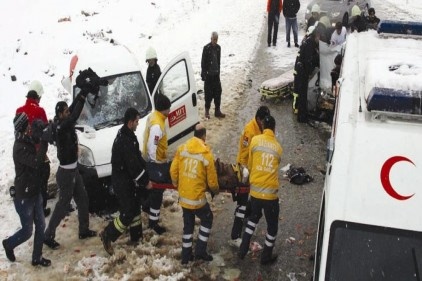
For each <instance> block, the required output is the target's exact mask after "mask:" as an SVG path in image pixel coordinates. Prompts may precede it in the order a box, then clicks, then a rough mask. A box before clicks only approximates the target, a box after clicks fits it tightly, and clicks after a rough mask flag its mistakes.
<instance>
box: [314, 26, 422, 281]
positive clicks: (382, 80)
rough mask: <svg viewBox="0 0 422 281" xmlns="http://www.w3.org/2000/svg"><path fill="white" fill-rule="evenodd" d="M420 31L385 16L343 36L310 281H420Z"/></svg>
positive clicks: (421, 131)
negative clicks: (371, 25) (375, 28)
mask: <svg viewBox="0 0 422 281" xmlns="http://www.w3.org/2000/svg"><path fill="white" fill-rule="evenodd" d="M421 31H422V25H421V24H419V23H406V22H400V23H394V22H389V21H385V22H383V23H382V24H381V27H380V29H379V30H378V32H379V33H377V32H376V31H368V32H362V33H353V34H350V35H349V36H348V39H347V43H346V50H345V56H344V59H343V64H342V70H341V75H340V78H339V80H338V83H339V90H338V98H337V101H336V110H335V116H334V122H333V127H332V133H331V138H330V140H329V143H328V153H327V174H326V179H325V186H324V192H323V196H322V203H321V211H320V218H319V227H318V235H317V243H316V252H315V268H314V276H313V278H314V280H320V281H323V280H325V281H328V280H329V281H334V280H338V281H352V280H353V281H364V280H383V281H408V280H422V36H420V35H421ZM389 33H402V34H389Z"/></svg>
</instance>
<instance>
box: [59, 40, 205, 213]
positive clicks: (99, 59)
mask: <svg viewBox="0 0 422 281" xmlns="http://www.w3.org/2000/svg"><path fill="white" fill-rule="evenodd" d="M89 67H90V68H91V69H92V70H93V71H95V72H96V73H97V75H98V76H99V77H101V78H104V79H107V80H108V86H101V87H100V92H99V95H98V97H95V96H94V95H91V94H90V95H88V97H87V101H86V104H85V107H84V109H83V110H82V113H81V115H80V117H79V119H78V123H77V129H78V138H79V153H80V157H79V161H78V162H79V163H78V164H79V169H80V172H81V174H82V176H83V179H84V183H85V186H86V189H87V191H88V195H89V199H90V211H91V212H99V211H102V210H104V209H113V208H115V207H116V204H117V202H115V201H116V200H115V197H114V196H113V190H112V186H111V181H110V176H111V148H112V145H113V141H114V138H115V137H116V135H117V131H118V130H119V129H120V128H121V126H122V125H123V117H124V113H125V111H126V109H127V108H129V107H134V108H136V109H137V110H138V111H139V112H140V113H141V120H140V122H139V126H138V128H137V130H136V132H135V134H136V135H137V137H138V140H139V143H140V145H141V147H142V143H143V132H144V130H145V123H146V120H147V116H148V115H149V114H150V113H151V112H152V110H153V109H154V107H155V106H154V96H155V95H156V94H157V92H160V93H161V94H164V95H166V96H167V97H169V99H170V101H171V102H172V106H171V109H170V114H169V117H168V120H167V121H166V129H167V133H168V143H169V145H176V144H179V143H181V142H182V141H184V140H186V139H187V138H188V137H190V136H193V131H194V127H195V125H196V124H197V123H198V122H199V114H198V104H197V103H198V100H197V92H196V91H197V89H196V83H195V79H194V73H193V69H192V65H191V61H190V57H189V55H188V53H182V54H180V55H178V56H177V57H175V58H174V59H173V60H172V61H171V62H170V63H169V65H168V66H167V67H166V68H165V69H164V70H163V71H162V75H161V77H160V78H159V80H158V82H157V85H156V87H155V89H154V91H153V93H149V91H148V87H147V85H146V82H145V79H144V77H143V75H142V73H141V67H140V64H139V62H138V60H137V59H136V57H135V56H134V54H133V53H132V52H131V51H130V50H129V49H128V48H126V47H125V46H122V45H113V44H101V45H100V44H98V45H94V46H93V47H92V49H84V50H82V51H81V52H79V53H78V54H77V55H75V56H74V57H73V58H72V60H71V63H70V74H71V76H70V79H69V80H68V85H69V86H68V87H67V88H68V89H67V90H68V91H69V92H70V93H71V94H72V96H73V97H75V96H76V95H77V94H78V91H79V88H77V87H76V84H75V80H76V79H75V78H76V76H77V75H78V74H79V71H81V70H84V69H87V68H89ZM72 74H73V75H72ZM72 78H73V79H72ZM69 82H70V83H69ZM63 84H64V85H65V83H63Z"/></svg>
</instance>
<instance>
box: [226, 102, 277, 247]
mask: <svg viewBox="0 0 422 281" xmlns="http://www.w3.org/2000/svg"><path fill="white" fill-rule="evenodd" d="M267 115H270V110H269V109H268V107H267V106H265V105H262V106H260V107H259V108H258V110H257V111H256V114H255V117H254V118H253V119H252V120H250V121H249V122H248V123H247V124H246V125H245V127H244V128H243V132H242V135H241V137H240V140H239V152H238V154H237V160H236V161H237V163H238V164H239V165H240V170H241V171H242V175H243V177H244V178H246V179H247V176H248V175H249V171H248V170H247V167H248V159H249V145H250V143H251V140H252V138H253V137H254V136H256V135H260V134H262V121H263V120H264V118H265V116H267ZM245 183H246V182H244V184H245ZM248 198H249V194H248V193H238V194H234V198H233V200H234V201H236V202H237V206H236V210H235V212H234V222H233V227H232V233H231V239H232V240H231V241H230V242H229V243H230V245H232V246H237V247H239V246H240V243H241V241H242V239H240V236H241V234H242V227H243V222H244V221H245V215H246V206H247V203H248Z"/></svg>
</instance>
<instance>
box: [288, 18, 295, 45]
mask: <svg viewBox="0 0 422 281" xmlns="http://www.w3.org/2000/svg"><path fill="white" fill-rule="evenodd" d="M290 30H293V38H294V40H295V44H297V43H298V39H297V18H286V42H288V43H289V42H290Z"/></svg>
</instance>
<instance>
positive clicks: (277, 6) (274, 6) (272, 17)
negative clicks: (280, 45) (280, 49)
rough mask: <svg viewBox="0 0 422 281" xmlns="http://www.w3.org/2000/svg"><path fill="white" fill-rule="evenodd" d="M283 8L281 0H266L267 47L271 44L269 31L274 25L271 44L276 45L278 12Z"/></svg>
mask: <svg viewBox="0 0 422 281" xmlns="http://www.w3.org/2000/svg"><path fill="white" fill-rule="evenodd" d="M282 9H283V3H282V2H281V0H268V1H267V12H268V38H267V43H268V47H270V46H271V32H272V29H273V27H274V35H273V38H272V39H273V40H272V42H273V46H275V45H277V33H278V23H279V22H280V13H281V10H282Z"/></svg>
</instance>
